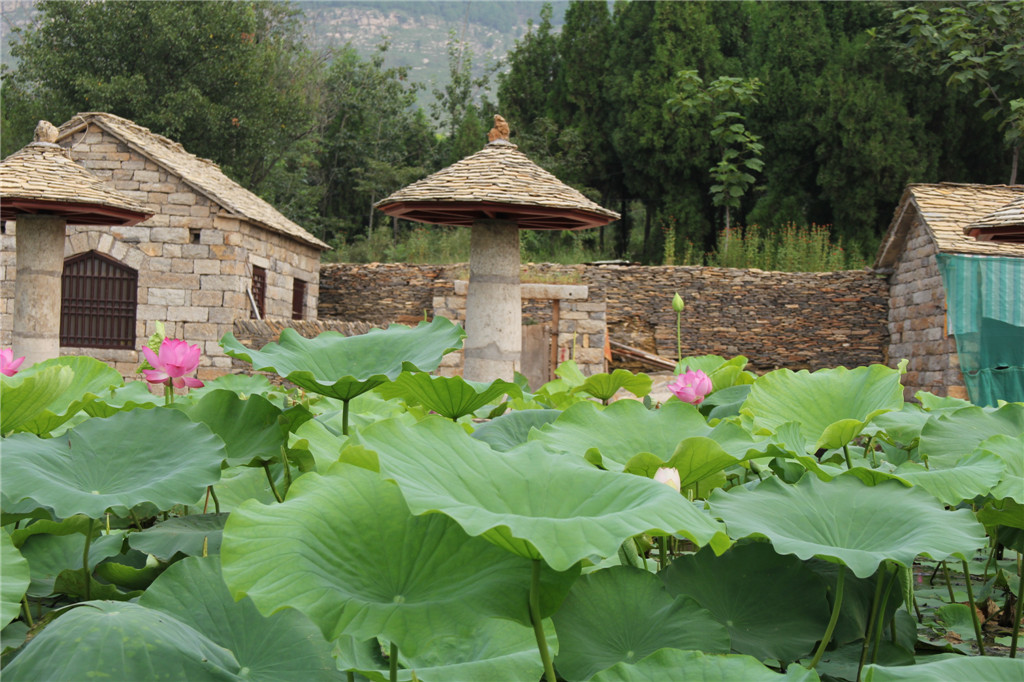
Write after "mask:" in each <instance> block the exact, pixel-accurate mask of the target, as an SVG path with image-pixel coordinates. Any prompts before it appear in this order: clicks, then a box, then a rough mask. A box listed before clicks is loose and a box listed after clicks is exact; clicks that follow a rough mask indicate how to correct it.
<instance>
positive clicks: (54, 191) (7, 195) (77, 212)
mask: <svg viewBox="0 0 1024 682" xmlns="http://www.w3.org/2000/svg"><path fill="white" fill-rule="evenodd" d="M0 204H2V214H3V215H2V217H3V219H4V220H13V219H14V218H15V214H16V213H37V212H39V213H59V214H62V215H64V216H65V217H66V219H67V220H68V222H69V223H71V224H73V225H81V224H88V225H95V224H101V223H102V224H107V225H109V224H123V223H125V222H137V221H139V220H144V219H145V218H146V217H148V216H150V215H152V214H151V213H150V212H149V211H147V210H146V209H145V207H143V206H141V205H140V204H138V203H137V202H135V201H133V200H132V199H130V198H129V197H127V196H125V195H124V194H122V193H121V192H118V191H117V190H115V189H111V188H110V187H109V186H108V185H107V183H106V181H105V180H103V178H100V177H99V176H97V175H94V174H93V173H91V172H89V171H88V170H86V169H85V168H83V167H82V166H80V165H78V164H77V163H75V162H74V161H72V160H71V157H70V156H68V154H67V151H66V150H65V149H64V148H63V147H61V146H59V145H57V144H54V143H52V142H31V143H29V144H28V145H26V146H25V147H23V148H21V149H19V150H18V151H16V152H14V153H13V154H11V155H10V156H8V157H7V158H6V159H4V160H3V161H2V162H0ZM97 221H100V222H97Z"/></svg>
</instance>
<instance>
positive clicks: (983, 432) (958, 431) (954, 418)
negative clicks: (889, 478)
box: [919, 403, 1024, 467]
mask: <svg viewBox="0 0 1024 682" xmlns="http://www.w3.org/2000/svg"><path fill="white" fill-rule="evenodd" d="M1022 433H1024V403H1007V404H1006V405H1003V406H1002V407H1000V408H999V409H998V410H985V409H983V408H980V407H965V408H963V409H960V410H957V411H955V412H952V413H949V414H944V415H940V416H939V417H938V418H937V419H932V420H930V421H929V422H928V423H927V424H925V425H924V428H923V429H922V430H921V444H920V446H919V450H920V452H921V455H922V456H927V457H928V463H929V464H931V463H932V462H936V463H938V464H939V465H940V466H943V467H950V466H953V464H954V463H955V462H956V461H957V460H959V459H960V458H961V457H963V456H964V455H966V454H968V453H970V452H974V450H975V449H976V448H977V447H978V446H979V445H981V443H982V441H985V440H987V439H989V438H991V437H992V436H995V435H997V434H1004V435H1007V436H1009V437H1011V438H1019V437H1020V435H1021V434H1022Z"/></svg>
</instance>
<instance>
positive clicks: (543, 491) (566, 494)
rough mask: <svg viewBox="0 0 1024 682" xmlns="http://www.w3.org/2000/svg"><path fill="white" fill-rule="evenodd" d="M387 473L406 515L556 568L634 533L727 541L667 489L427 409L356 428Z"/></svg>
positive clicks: (719, 546) (607, 550)
mask: <svg viewBox="0 0 1024 682" xmlns="http://www.w3.org/2000/svg"><path fill="white" fill-rule="evenodd" d="M360 440H361V441H362V442H363V444H364V445H365V446H366V447H367V448H369V449H371V450H373V451H375V452H376V453H377V454H378V456H379V458H380V471H381V473H382V474H383V475H384V476H385V477H386V478H391V479H394V480H395V481H397V483H398V485H399V487H400V488H401V489H402V495H404V496H405V499H406V501H407V502H408V503H409V508H410V509H412V511H413V513H414V514H425V513H427V512H433V511H439V512H442V513H444V514H447V515H448V516H451V517H452V518H454V519H455V520H456V521H458V522H459V524H460V525H461V526H462V527H463V528H464V529H466V532H468V533H469V534H470V535H473V536H476V535H484V537H486V538H487V539H488V540H490V541H491V542H494V543H496V544H498V545H500V546H502V547H505V548H506V549H508V550H510V551H512V552H515V553H517V554H519V555H521V556H526V557H529V558H532V559H539V558H543V559H544V560H545V561H546V562H547V563H548V564H549V565H550V566H551V567H552V568H554V569H555V570H556V571H564V570H567V569H569V568H570V567H571V566H573V565H574V564H575V563H576V562H578V561H580V560H582V559H584V558H587V557H590V556H591V555H595V554H596V555H598V556H600V557H608V556H613V555H615V554H616V553H617V552H618V550H619V547H620V546H621V545H622V543H623V542H624V541H625V540H626V539H627V538H629V537H632V536H633V535H636V534H638V533H643V532H648V531H650V532H654V533H662V534H669V533H679V534H681V535H683V536H685V537H687V538H688V539H690V540H692V541H693V542H694V543H695V544H697V545H705V544H708V543H711V544H712V546H713V547H714V548H715V549H716V551H722V550H723V549H724V548H725V547H727V546H728V545H729V541H728V539H727V538H726V537H725V535H724V533H723V532H722V528H721V526H719V525H718V524H717V523H715V522H714V521H713V520H712V519H711V518H709V517H708V516H705V515H704V514H702V513H700V512H698V511H697V510H696V509H695V508H694V507H693V506H692V505H691V504H690V503H689V502H687V501H686V500H685V499H683V497H682V496H681V495H678V494H676V492H675V491H673V490H672V489H671V488H669V487H668V486H666V485H663V484H661V483H656V482H654V481H652V480H649V479H645V478H640V477H639V476H623V475H621V474H615V473H612V472H608V471H601V470H599V469H593V468H590V467H583V466H580V465H579V464H578V463H573V462H571V461H567V458H565V457H560V456H552V455H551V454H550V453H548V452H547V451H546V450H544V449H543V448H542V447H539V444H538V443H535V442H531V443H527V444H526V445H525V446H520V447H519V448H517V449H516V450H513V451H510V452H507V453H499V452H495V451H494V450H492V449H491V448H490V447H489V446H488V445H487V444H486V443H481V442H480V441H478V440H475V439H473V438H471V437H470V436H468V435H466V432H465V431H464V430H463V429H462V428H461V427H460V426H459V425H457V424H454V423H452V422H450V421H446V420H444V419H440V418H437V417H433V418H428V419H425V420H423V421H421V422H419V423H418V424H415V425H413V426H405V425H403V424H400V423H397V422H395V421H388V422H379V423H377V424H374V425H373V426H370V427H368V428H367V429H366V430H364V431H363V432H362V433H361V434H360Z"/></svg>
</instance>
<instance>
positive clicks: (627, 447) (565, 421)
mask: <svg viewBox="0 0 1024 682" xmlns="http://www.w3.org/2000/svg"><path fill="white" fill-rule="evenodd" d="M710 431H711V429H710V427H708V425H707V423H706V422H705V421H704V417H702V416H701V414H700V412H698V411H697V408H695V407H694V406H693V405H689V404H687V403H683V402H680V401H678V400H674V401H672V402H670V403H666V404H665V405H663V406H662V407H661V409H659V410H648V409H647V408H646V407H644V406H643V404H642V403H640V402H639V401H636V400H618V401H616V402H614V403H612V404H611V405H608V406H607V407H603V406H601V405H598V404H597V403H594V402H591V401H585V402H579V403H576V404H575V405H573V406H571V407H570V408H569V409H567V410H565V412H563V413H562V415H561V416H560V417H559V418H558V419H556V420H555V421H554V422H552V423H551V424H548V425H547V426H544V427H542V428H540V429H538V430H537V431H535V432H533V433H531V434H530V441H531V442H533V441H536V442H538V443H540V444H542V445H543V446H544V447H545V448H546V449H547V450H548V451H550V452H554V453H563V454H566V455H575V456H578V457H583V456H584V455H585V454H586V453H587V451H589V450H593V449H596V450H597V451H598V453H599V463H600V465H601V466H602V467H603V468H605V469H608V470H610V471H622V470H623V469H624V468H625V466H626V464H627V463H628V462H629V461H630V459H632V457H633V456H634V455H636V454H639V453H641V452H649V453H651V454H653V455H656V456H658V457H660V458H661V459H662V460H668V459H669V458H670V457H671V456H672V453H673V452H675V450H676V446H677V445H679V441H681V440H683V439H684V438H687V437H689V436H698V435H700V436H703V435H707V434H708V433H709V432H710Z"/></svg>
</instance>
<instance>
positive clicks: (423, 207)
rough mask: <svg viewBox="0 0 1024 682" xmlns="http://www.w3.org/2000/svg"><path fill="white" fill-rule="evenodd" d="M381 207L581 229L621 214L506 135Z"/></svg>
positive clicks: (429, 216)
mask: <svg viewBox="0 0 1024 682" xmlns="http://www.w3.org/2000/svg"><path fill="white" fill-rule="evenodd" d="M376 207H377V208H379V209H380V210H381V211H383V212H384V213H387V214H388V215H391V216H396V217H398V218H402V219H404V220H415V221H418V222H423V223H435V224H441V225H472V224H473V222H474V221H476V220H480V219H493V220H511V221H514V222H516V223H518V224H519V226H520V227H522V228H526V229H533V230H579V229H584V228H587V227H597V226H598V225H605V224H607V223H610V222H611V221H613V220H618V219H619V214H618V213H616V212H615V211H610V210H608V209H606V208H603V207H601V206H599V205H598V204H596V203H594V202H593V201H591V200H590V199H587V198H586V197H585V196H583V194H581V193H580V192H578V191H576V190H574V189H573V188H571V187H569V186H567V185H565V184H563V183H562V182H561V181H560V180H559V179H558V178H556V177H555V176H554V175H552V174H551V173H549V172H547V171H546V170H544V169H543V168H541V167H540V166H538V165H536V164H535V163H533V162H532V161H530V159H529V158H527V156H526V155H525V154H523V153H522V152H520V151H519V150H518V148H517V147H516V145H514V144H511V143H510V142H508V141H507V140H503V139H498V140H494V141H493V142H490V143H488V144H487V145H486V146H485V147H484V148H483V149H482V150H480V151H479V152H477V153H476V154H473V155H471V156H467V157H466V158H464V159H462V160H461V161H458V162H456V163H454V164H452V165H451V166H448V167H447V168H444V169H442V170H439V171H438V172H436V173H434V174H433V175H429V176H427V177H425V178H423V179H422V180H418V181H416V182H414V183H412V184H411V185H409V186H407V187H405V188H403V189H400V190H398V191H397V192H395V193H394V194H392V195H391V196H389V197H387V198H386V199H383V200H382V201H379V202H377V204H376Z"/></svg>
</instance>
